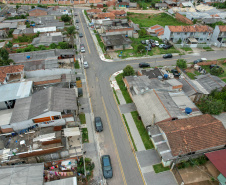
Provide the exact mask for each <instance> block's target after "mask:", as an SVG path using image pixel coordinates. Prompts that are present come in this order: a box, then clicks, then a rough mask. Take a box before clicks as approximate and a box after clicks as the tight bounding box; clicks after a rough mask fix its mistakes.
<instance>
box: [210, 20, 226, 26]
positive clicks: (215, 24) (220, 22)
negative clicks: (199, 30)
mask: <svg viewBox="0 0 226 185" xmlns="http://www.w3.org/2000/svg"><path fill="white" fill-rule="evenodd" d="M208 25H209V26H211V27H212V28H215V26H217V25H223V26H224V25H226V24H225V23H223V22H222V21H218V22H215V23H213V24H208Z"/></svg>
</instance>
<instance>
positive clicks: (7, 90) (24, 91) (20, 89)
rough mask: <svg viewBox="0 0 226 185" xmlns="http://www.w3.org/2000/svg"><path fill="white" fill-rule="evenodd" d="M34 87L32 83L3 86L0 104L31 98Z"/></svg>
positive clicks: (0, 89) (1, 87)
mask: <svg viewBox="0 0 226 185" xmlns="http://www.w3.org/2000/svg"><path fill="white" fill-rule="evenodd" d="M32 85H33V82H32V81H27V82H19V83H11V84H5V85H1V86H0V102H5V101H9V100H17V99H21V98H25V97H28V96H30V93H31V91H32Z"/></svg>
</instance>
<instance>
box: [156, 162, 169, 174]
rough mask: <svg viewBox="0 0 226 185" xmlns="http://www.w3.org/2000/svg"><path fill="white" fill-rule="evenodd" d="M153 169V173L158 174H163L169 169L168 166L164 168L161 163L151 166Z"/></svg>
mask: <svg viewBox="0 0 226 185" xmlns="http://www.w3.org/2000/svg"><path fill="white" fill-rule="evenodd" d="M153 168H154V170H155V173H160V172H164V171H168V170H170V168H169V167H168V166H167V167H164V166H163V165H162V163H160V164H155V165H153Z"/></svg>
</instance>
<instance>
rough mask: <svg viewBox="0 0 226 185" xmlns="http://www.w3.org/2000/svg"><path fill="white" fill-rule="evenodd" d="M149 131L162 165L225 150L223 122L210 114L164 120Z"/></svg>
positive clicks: (225, 136) (225, 139)
mask: <svg viewBox="0 0 226 185" xmlns="http://www.w3.org/2000/svg"><path fill="white" fill-rule="evenodd" d="M149 132H150V135H151V140H152V142H153V144H154V146H155V149H156V150H157V152H158V153H159V155H160V156H161V158H162V164H163V166H170V165H171V164H172V163H173V162H174V163H178V162H180V161H181V160H189V158H190V157H198V156H200V155H202V154H204V153H206V152H210V151H214V150H218V149H223V148H224V147H225V143H226V130H225V128H224V126H223V124H222V122H221V121H219V120H217V119H216V118H214V117H213V116H211V115H209V114H205V115H198V116H195V117H189V118H184V119H177V120H173V121H162V122H159V123H156V126H154V127H151V128H150V130H149Z"/></svg>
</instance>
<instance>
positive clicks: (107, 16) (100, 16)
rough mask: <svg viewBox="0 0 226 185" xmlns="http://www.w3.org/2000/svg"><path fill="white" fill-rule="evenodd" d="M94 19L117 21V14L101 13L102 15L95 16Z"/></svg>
mask: <svg viewBox="0 0 226 185" xmlns="http://www.w3.org/2000/svg"><path fill="white" fill-rule="evenodd" d="M93 18H94V19H107V18H109V19H115V14H113V13H100V14H94V15H93Z"/></svg>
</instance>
